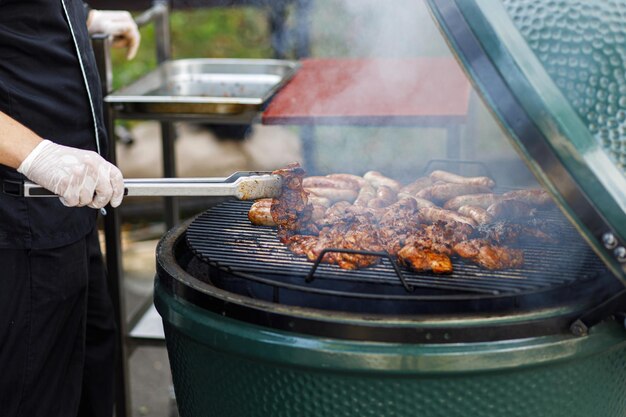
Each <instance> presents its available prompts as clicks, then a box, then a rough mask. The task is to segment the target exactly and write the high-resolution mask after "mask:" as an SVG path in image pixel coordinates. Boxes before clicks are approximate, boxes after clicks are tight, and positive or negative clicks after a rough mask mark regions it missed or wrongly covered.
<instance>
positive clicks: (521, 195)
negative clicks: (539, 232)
mask: <svg viewBox="0 0 626 417" xmlns="http://www.w3.org/2000/svg"><path fill="white" fill-rule="evenodd" d="M502 197H503V198H504V199H506V200H516V201H521V202H522V203H526V204H529V205H531V206H537V207H546V206H549V205H550V204H552V203H553V201H552V198H551V197H550V194H548V193H547V192H546V191H544V190H542V189H539V188H533V189H529V190H515V191H509V192H508V193H504V194H503V195H502Z"/></svg>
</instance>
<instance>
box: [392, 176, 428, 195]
mask: <svg viewBox="0 0 626 417" xmlns="http://www.w3.org/2000/svg"><path fill="white" fill-rule="evenodd" d="M431 185H433V181H432V180H431V179H430V178H429V177H421V178H418V179H416V180H415V181H413V182H412V183H410V184H408V185H405V186H404V187H402V188H401V189H400V192H401V193H405V194H409V195H411V196H414V195H415V194H417V193H418V192H420V191H422V190H423V189H424V188H428V187H430V186H431Z"/></svg>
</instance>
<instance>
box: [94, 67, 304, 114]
mask: <svg viewBox="0 0 626 417" xmlns="http://www.w3.org/2000/svg"><path fill="white" fill-rule="evenodd" d="M299 66H300V64H299V63H297V62H295V61H284V60H273V59H180V60H172V61H166V62H164V63H163V64H161V65H160V66H159V67H158V68H157V69H155V70H154V71H152V72H150V73H148V74H146V75H145V76H143V77H141V78H140V79H139V80H137V81H135V82H134V83H132V84H130V85H128V86H126V87H123V88H121V89H120V90H117V91H115V92H113V93H112V94H110V95H108V96H107V97H106V98H105V101H106V102H108V103H111V104H112V105H113V108H114V109H115V111H116V116H117V117H127V118H162V119H169V118H174V119H186V118H201V119H207V118H208V119H217V120H221V119H223V121H225V122H242V121H246V122H249V121H251V120H252V119H253V118H254V117H255V116H256V115H257V113H258V111H259V110H260V109H261V107H262V106H263V104H264V103H265V102H267V100H268V99H269V98H270V97H271V96H272V95H273V94H274V93H275V92H276V91H277V90H278V89H279V88H281V87H282V86H283V85H284V84H285V83H286V82H287V81H288V80H289V79H290V78H291V77H293V75H294V74H295V73H296V71H297V70H298V68H299Z"/></svg>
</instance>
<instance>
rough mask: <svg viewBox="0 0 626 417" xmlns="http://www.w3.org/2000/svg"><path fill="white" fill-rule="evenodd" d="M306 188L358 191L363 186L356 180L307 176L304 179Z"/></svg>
mask: <svg viewBox="0 0 626 417" xmlns="http://www.w3.org/2000/svg"><path fill="white" fill-rule="evenodd" d="M302 186H303V187H304V188H337V189H341V190H354V191H358V190H359V189H360V188H361V187H360V186H359V184H358V183H357V182H356V181H354V180H346V179H339V178H329V177H306V178H304V179H303V180H302Z"/></svg>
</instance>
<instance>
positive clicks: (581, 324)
mask: <svg viewBox="0 0 626 417" xmlns="http://www.w3.org/2000/svg"><path fill="white" fill-rule="evenodd" d="M610 316H614V317H616V318H617V319H619V320H621V321H622V322H624V319H626V290H624V291H621V292H619V293H617V294H616V295H614V296H613V297H611V298H609V299H608V300H606V301H604V302H603V303H602V304H600V305H598V306H596V307H594V308H592V309H591V310H588V311H586V312H585V313H584V314H583V315H582V316H580V317H579V318H578V319H576V320H575V321H574V322H573V323H572V325H571V326H570V331H571V332H572V334H574V336H587V335H588V334H589V329H590V328H592V327H593V326H595V325H596V324H598V323H600V322H601V321H602V320H605V319H606V318H608V317H610Z"/></svg>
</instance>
